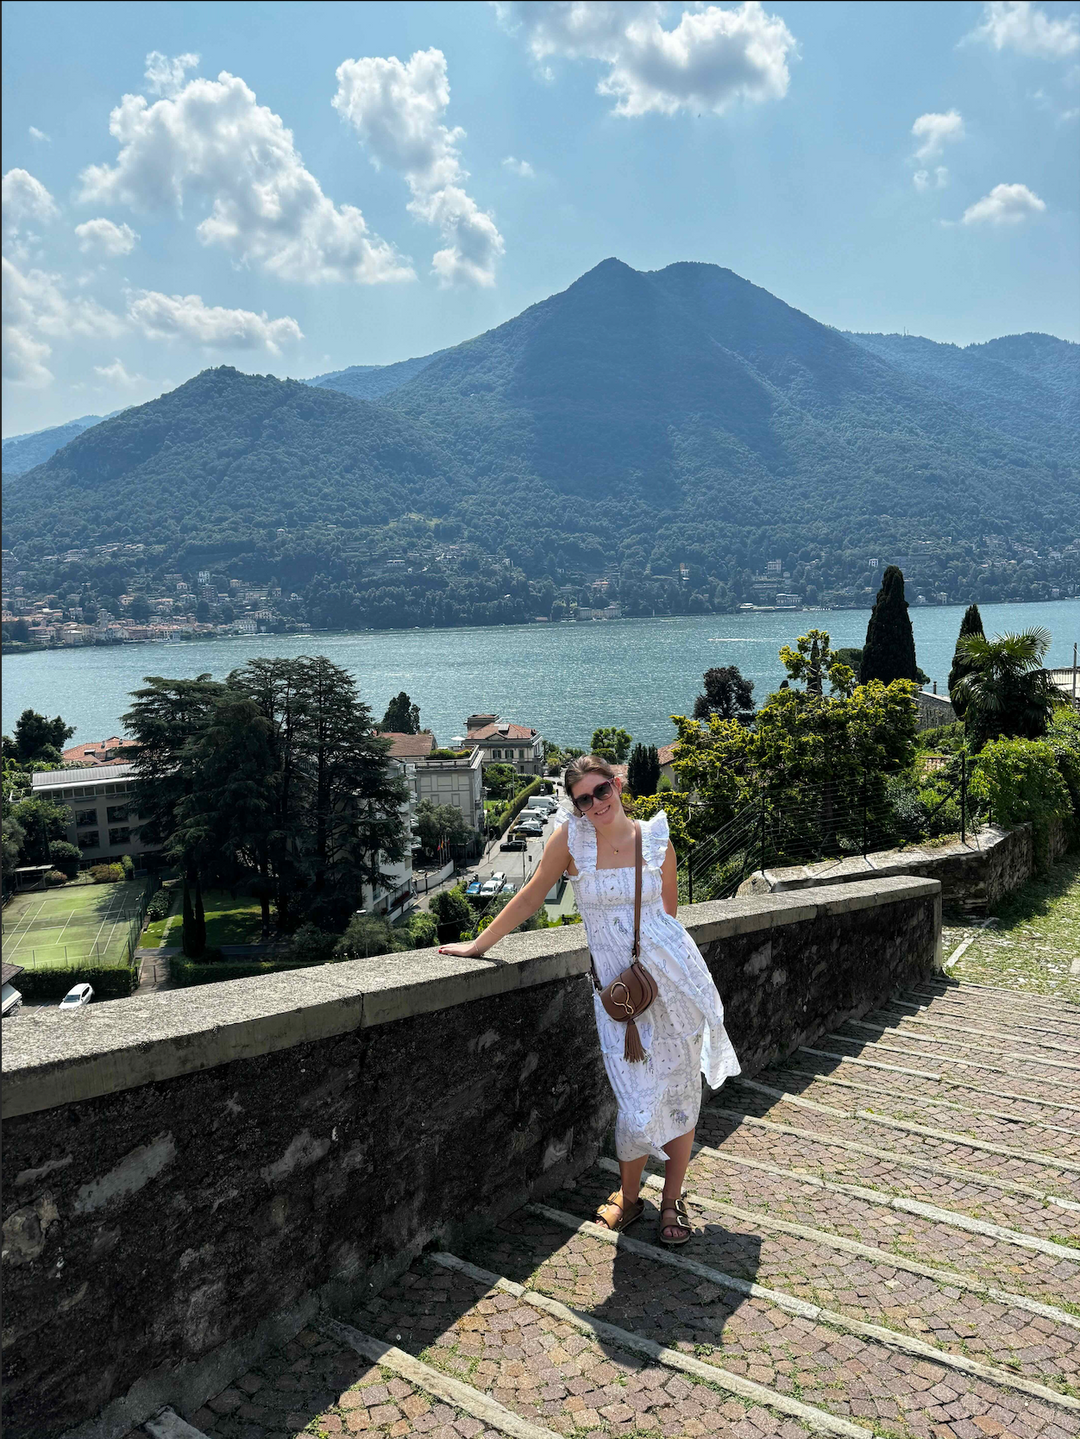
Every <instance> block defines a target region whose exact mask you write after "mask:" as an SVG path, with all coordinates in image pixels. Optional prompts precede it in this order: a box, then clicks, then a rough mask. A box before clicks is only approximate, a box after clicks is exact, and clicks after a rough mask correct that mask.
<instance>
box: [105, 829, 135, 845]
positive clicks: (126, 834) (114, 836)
mask: <svg viewBox="0 0 1080 1439" xmlns="http://www.w3.org/2000/svg"><path fill="white" fill-rule="evenodd" d="M130 839H131V830H129V829H128V828H127V827H126V826H125V827H124V828H123V829H111V830H109V846H110V848H111V847H112V846H113V845H117V844H127V843H128V842H129V841H130Z"/></svg>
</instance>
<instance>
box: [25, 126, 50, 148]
mask: <svg viewBox="0 0 1080 1439" xmlns="http://www.w3.org/2000/svg"><path fill="white" fill-rule="evenodd" d="M30 138H31V140H42V141H44V142H45V144H46V145H51V144H52V137H51V136H50V135H46V133H45V131H44V130H39V129H38V127H37V126H36V125H31V126H30Z"/></svg>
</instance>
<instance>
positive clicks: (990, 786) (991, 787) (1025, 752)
mask: <svg viewBox="0 0 1080 1439" xmlns="http://www.w3.org/2000/svg"><path fill="white" fill-rule="evenodd" d="M971 790H972V793H973V794H974V795H975V796H976V797H977V798H978V799H980V800H982V801H984V802H985V803H986V804H987V805H989V807H990V811H991V813H992V815H993V817H994V820H995V821H996V823H998V824H999V825H1003V826H1004V827H1005V828H1006V829H1012V828H1013V827H1014V826H1015V825H1019V824H1030V825H1031V827H1032V830H1033V831H1034V834H1035V846H1036V853H1037V855H1038V856H1039V859H1040V862H1041V863H1043V864H1045V862H1046V858H1047V838H1048V831H1049V824H1050V821H1051V820H1055V819H1065V818H1067V817H1068V816H1070V815H1071V814H1072V812H1073V809H1072V800H1071V797H1070V794H1069V787H1068V785H1067V784H1066V781H1065V778H1064V776H1063V775H1062V772H1061V770H1060V768H1059V767H1058V759H1057V755H1056V754H1055V752H1054V748H1053V746H1052V745H1051V744H1049V743H1047V741H1046V740H1030V739H1022V738H1010V739H996V740H990V741H989V742H988V743H987V744H986V745H984V747H983V749H982V751H981V752H980V754H979V756H978V760H977V762H976V767H975V773H974V775H973V776H972V779H971Z"/></svg>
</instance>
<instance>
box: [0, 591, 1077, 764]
mask: <svg viewBox="0 0 1080 1439" xmlns="http://www.w3.org/2000/svg"><path fill="white" fill-rule="evenodd" d="M980 609H981V612H982V616H983V624H984V625H985V627H986V632H987V634H995V633H1000V632H1001V631H1004V630H1020V629H1027V628H1028V627H1030V626H1032V625H1045V626H1046V628H1047V629H1049V631H1050V633H1051V634H1052V636H1053V641H1052V644H1051V649H1050V653H1049V657H1048V663H1049V664H1051V665H1068V664H1071V663H1072V647H1073V642H1074V641H1076V640H1080V600H1061V601H1056V602H1054V603H1047V604H998V605H983V606H981V607H980ZM963 613H964V607H963V606H961V605H957V606H945V607H942V608H937V607H934V608H925V609H912V611H911V619H912V624H913V626H914V630H915V644H916V649H917V653H918V659H919V664H920V665H921V666H922V668H923V669H924V670H925V671H926V673H927V674H928V675H930V676H931V678H932V679H935V680H936V681H937V684H938V689H939V691H941V692H942V693H944V692H945V690H946V679H947V676H948V673H949V666H950V664H951V663H952V655H953V649H954V647H955V644H956V636H957V633H958V631H959V628H960V620H961V617H962V615H963ZM868 618H869V611H867V610H830V611H822V612H813V613H783V612H773V613H767V614H763V613H758V614H753V613H750V614H745V613H744V614H735V615H692V616H686V617H683V616H675V617H669V618H662V619H625V620H607V621H596V620H594V621H593V622H592V623H583V624H569V623H563V624H553V625H537V624H532V625H510V626H494V627H492V628H490V629H456V630H390V631H380V632H378V633H365V634H333V633H319V634H311V635H242V636H236V637H235V638H229V639H218V640H208V641H198V642H190V643H178V644H132V645H112V646H103V647H100V648H91V649H73V650H49V651H42V652H39V653H37V654H27V655H11V656H9V657H7V658H6V659H5V663H4V689H3V728H4V733H5V734H10V733H11V732H12V728H13V726H14V724H15V721H16V719H17V718H18V716H19V714H20V713H21V712H22V711H23V710H24V709H26V708H27V707H29V708H30V709H35V710H38V711H39V712H40V713H42V714H46V715H50V716H51V715H56V714H61V715H63V716H64V718H65V719H66V720H67V722H68V724H72V725H74V726H75V727H76V728H75V741H73V743H74V742H79V743H85V742H88V741H91V740H98V739H107V738H108V737H109V736H110V735H114V734H117V733H118V732H119V730H120V716H121V715H122V714H123V713H124V711H125V710H126V709H127V708H128V703H129V700H128V695H129V693H130V691H131V690H133V689H135V688H136V687H137V686H138V685H139V684H140V683H141V682H142V679H143V676H144V675H150V674H158V675H168V676H171V677H173V678H187V677H191V676H193V675H198V674H204V673H209V674H211V675H213V676H214V677H215V678H216V679H220V678H223V677H224V676H225V675H226V674H228V672H229V671H230V670H231V669H234V668H236V667H237V666H238V665H242V664H243V663H244V662H245V661H246V660H248V659H253V658H256V657H262V658H265V657H268V656H273V655H283V656H291V655H299V654H323V655H326V656H327V657H328V658H329V659H331V660H333V661H334V663H335V664H339V665H342V666H343V667H344V668H345V669H347V670H349V671H350V672H351V673H352V674H353V675H354V676H355V677H356V680H357V683H358V685H359V687H360V694H361V696H362V698H363V699H364V700H365V701H366V702H367V703H369V704H370V705H371V707H372V710H373V711H374V714H375V719H376V721H378V720H379V719H381V718H382V715H383V712H384V710H385V708H386V703H387V700H388V699H390V697H391V696H392V695H395V694H397V692H398V691H399V690H407V691H408V692H409V694H410V696H411V697H412V699H413V701H414V703H416V704H418V705H419V706H420V718H421V723H422V724H424V725H426V726H428V727H429V728H431V729H433V730H434V731H435V734H436V736H437V738H438V739H439V741H440V742H441V743H443V744H445V743H446V742H447V741H448V740H449V739H450V738H451V737H452V736H454V735H459V734H461V733H462V731H463V729H464V723H465V717H466V715H469V714H473V713H474V712H483V711H494V712H496V713H497V714H500V715H501V716H502V717H503V718H504V719H510V720H514V721H515V722H517V723H520V724H531V725H535V726H536V727H537V728H538V729H539V730H540V731H541V733H542V734H544V735H545V736H546V737H547V738H549V739H552V740H555V741H556V742H557V743H560V744H565V745H570V744H575V745H586V744H587V743H588V741H589V737H590V736H591V734H592V732H593V730H594V729H595V728H596V727H597V726H599V725H609V724H618V725H622V726H623V728H624V729H628V730H629V731H630V732H631V733H632V734H633V736H634V738H635V739H637V740H641V741H643V742H644V743H646V744H649V743H652V744H666V743H668V742H669V741H670V740H671V739H672V738H673V733H674V732H673V728H672V725H671V721H670V719H669V716H670V715H672V714H689V713H690V711H691V709H692V708H693V703H694V697H695V696H696V695H697V694H698V692H699V689H700V687H701V676H702V674H703V673H704V671H705V670H706V669H709V668H710V667H712V666H713V665H732V664H733V665H738V667H739V669H740V670H741V671H742V673H743V674H744V675H746V677H747V678H748V679H751V680H753V681H754V687H755V688H754V694H755V698H756V699H757V700H758V701H761V700H763V699H764V698H765V696H766V695H767V694H768V693H769V692H770V691H771V690H773V689H775V688H776V687H777V685H778V684H779V683H780V680H781V679H782V678H783V667H782V666H781V664H780V661H779V659H778V658H777V651H778V650H779V648H780V646H781V645H782V644H786V643H793V642H794V640H795V638H796V637H797V636H798V635H800V634H805V633H806V631H807V630H809V629H811V628H813V627H814V626H817V627H818V628H821V629H825V630H828V632H829V634H830V635H831V636H832V641H833V645H834V646H835V647H837V648H839V647H841V646H844V645H861V644H862V643H863V641H864V640H865V638H866V622H867V619H868Z"/></svg>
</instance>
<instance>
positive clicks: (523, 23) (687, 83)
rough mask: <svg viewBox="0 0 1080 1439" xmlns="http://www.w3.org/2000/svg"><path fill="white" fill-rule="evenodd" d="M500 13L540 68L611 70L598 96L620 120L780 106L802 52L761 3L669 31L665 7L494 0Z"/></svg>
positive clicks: (709, 12) (708, 10)
mask: <svg viewBox="0 0 1080 1439" xmlns="http://www.w3.org/2000/svg"><path fill="white" fill-rule="evenodd" d="M496 9H497V11H498V13H499V17H500V19H501V20H502V21H503V23H504V24H505V25H507V27H508V28H517V27H520V28H521V30H522V31H523V32H524V34H525V37H526V39H527V41H528V44H529V49H530V50H531V51H532V54H533V56H534V57H535V59H536V60H537V61H539V62H541V63H542V62H543V61H544V60H546V59H547V57H548V56H551V55H560V56H564V57H566V58H568V59H573V60H601V61H603V62H604V63H606V64H607V65H609V66H610V67H611V68H610V69H609V71H608V73H607V74H606V75H605V76H604V77H603V79H602V80H601V81H600V83H599V84H598V85H597V87H596V88H597V91H598V92H599V93H600V94H601V95H611V96H613V97H614V98H615V100H616V102H617V103H616V105H615V113H616V114H619V115H644V114H646V113H648V112H649V111H653V110H655V111H658V112H659V113H661V114H664V115H673V114H675V113H676V111H678V110H680V109H688V110H693V111H696V112H700V111H702V110H711V111H713V112H714V113H716V114H720V113H722V112H723V111H724V110H726V109H728V108H729V107H730V106H731V105H732V104H734V103H735V102H736V101H738V100H745V101H763V100H779V99H782V98H783V97H784V95H786V94H787V88H788V84H789V81H790V75H789V72H788V58H789V56H792V55H794V54H795V53H796V42H795V38H794V36H793V35H792V33H791V31H790V30H789V29H788V28H787V26H786V25H785V24H784V22H783V20H781V19H780V17H779V16H777V15H769V14H768V13H767V12H766V11H765V10H764V9H763V8H762V5H761V4H760V0H743V3H742V4H741V5H739V6H737V7H735V8H733V9H722V8H721V7H720V6H718V5H695V6H693V7H691V8H688V9H686V10H683V12H682V14H681V16H680V18H679V23H678V24H677V25H676V26H675V27H674V28H673V29H671V30H665V29H664V28H663V26H662V25H661V23H660V21H661V17H662V15H663V13H664V9H665V6H663V5H662V4H660V3H659V0H643V3H642V0H627V3H622V0H563V3H558V0H496Z"/></svg>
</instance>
